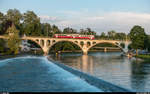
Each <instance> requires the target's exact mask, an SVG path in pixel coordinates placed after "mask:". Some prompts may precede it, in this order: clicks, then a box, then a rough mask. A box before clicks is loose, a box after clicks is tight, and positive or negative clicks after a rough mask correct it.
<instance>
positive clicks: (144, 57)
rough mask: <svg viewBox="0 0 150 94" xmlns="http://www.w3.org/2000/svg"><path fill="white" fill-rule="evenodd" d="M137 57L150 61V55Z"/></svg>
mask: <svg viewBox="0 0 150 94" xmlns="http://www.w3.org/2000/svg"><path fill="white" fill-rule="evenodd" d="M136 57H137V58H141V59H150V55H138V56H136Z"/></svg>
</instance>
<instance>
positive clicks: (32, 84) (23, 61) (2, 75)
mask: <svg viewBox="0 0 150 94" xmlns="http://www.w3.org/2000/svg"><path fill="white" fill-rule="evenodd" d="M51 91H55V92H64V91H65V92H79V91H81V92H82V91H83V92H85V91H87V92H91V91H101V90H100V89H98V88H96V87H94V86H91V85H89V84H88V83H86V82H85V81H83V80H82V79H80V78H78V77H77V76H75V75H73V74H71V73H69V72H67V71H65V70H63V69H62V68H60V67H58V66H57V65H55V64H54V63H52V62H50V61H48V59H47V57H45V56H39V57H37V56H25V57H16V58H11V59H5V60H1V61H0V92H51Z"/></svg>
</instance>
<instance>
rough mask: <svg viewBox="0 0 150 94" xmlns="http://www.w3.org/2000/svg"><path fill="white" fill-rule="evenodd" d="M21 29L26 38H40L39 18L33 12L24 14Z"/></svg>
mask: <svg viewBox="0 0 150 94" xmlns="http://www.w3.org/2000/svg"><path fill="white" fill-rule="evenodd" d="M23 18H24V21H23V27H24V32H25V34H26V35H27V36H41V23H40V18H39V17H38V16H37V15H36V14H35V13H34V12H33V11H27V12H26V13H24V16H23Z"/></svg>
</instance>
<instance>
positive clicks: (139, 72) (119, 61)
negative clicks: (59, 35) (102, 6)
mask: <svg viewBox="0 0 150 94" xmlns="http://www.w3.org/2000/svg"><path fill="white" fill-rule="evenodd" d="M51 57H52V58H53V59H54V60H56V61H60V62H62V63H63V64H65V65H68V66H71V67H73V68H75V69H78V70H80V71H83V72H86V73H88V74H91V75H93V76H96V77H98V78H100V79H103V80H105V81H108V82H111V83H113V84H116V85H119V86H122V87H125V88H128V89H132V90H135V91H137V92H138V91H139V92H146V91H149V92H150V62H142V61H136V60H134V59H130V58H128V57H122V56H121V53H120V52H108V53H103V52H91V53H89V54H88V55H82V54H81V53H76V54H75V53H73V54H71V53H65V54H61V55H58V56H57V57H56V56H53V55H52V56H51Z"/></svg>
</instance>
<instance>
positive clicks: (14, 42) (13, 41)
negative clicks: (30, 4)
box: [6, 25, 20, 54]
mask: <svg viewBox="0 0 150 94" xmlns="http://www.w3.org/2000/svg"><path fill="white" fill-rule="evenodd" d="M6 34H7V35H6V36H7V37H8V40H7V46H8V48H9V49H10V50H9V51H8V53H9V54H18V53H19V45H20V39H19V31H18V30H17V29H16V27H15V26H14V25H12V26H11V27H9V28H8V30H7V32H6Z"/></svg>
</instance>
